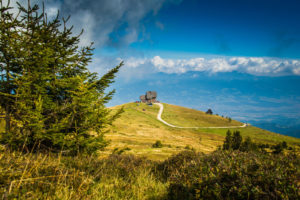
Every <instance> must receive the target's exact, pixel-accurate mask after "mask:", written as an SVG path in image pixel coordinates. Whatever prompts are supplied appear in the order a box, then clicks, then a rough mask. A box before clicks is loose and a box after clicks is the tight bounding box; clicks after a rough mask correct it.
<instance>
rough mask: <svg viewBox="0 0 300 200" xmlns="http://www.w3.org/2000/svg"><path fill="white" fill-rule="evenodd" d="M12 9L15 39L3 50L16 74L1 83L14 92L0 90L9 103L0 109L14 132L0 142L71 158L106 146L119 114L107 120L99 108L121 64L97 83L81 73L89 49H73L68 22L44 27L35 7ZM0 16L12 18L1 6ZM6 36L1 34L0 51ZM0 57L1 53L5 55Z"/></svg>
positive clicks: (95, 78) (74, 42)
mask: <svg viewBox="0 0 300 200" xmlns="http://www.w3.org/2000/svg"><path fill="white" fill-rule="evenodd" d="M0 1H1V0H0ZM18 5H19V7H18V8H19V11H20V16H19V17H17V18H15V19H14V20H15V21H16V23H14V24H13V25H12V26H13V30H17V32H16V35H17V36H16V37H17V38H18V39H17V40H16V41H17V42H15V43H13V44H7V43H6V44H5V45H8V49H13V51H12V52H13V53H14V54H13V55H11V58H12V60H13V62H14V64H15V65H16V66H17V67H18V68H16V69H17V70H15V71H13V75H14V76H12V75H9V76H8V77H9V79H5V78H4V79H3V78H2V79H1V81H6V82H8V83H9V84H11V83H13V86H14V87H12V86H11V87H8V86H7V87H5V88H3V89H2V88H1V93H0V94H1V99H2V97H5V98H7V99H9V101H1V106H2V107H4V108H6V107H7V106H8V107H9V108H10V109H9V110H6V113H8V115H9V116H10V115H12V118H13V119H14V120H13V123H11V122H10V123H8V124H13V127H14V130H13V132H12V133H11V131H9V130H8V129H7V130H6V134H5V137H3V138H6V139H5V140H4V141H5V142H7V143H10V145H11V146H13V145H15V146H20V145H21V144H22V145H23V146H25V147H27V148H32V147H33V146H35V145H39V146H40V147H46V148H51V149H61V148H67V149H68V150H69V152H72V153H78V152H82V151H85V152H93V151H96V150H97V149H99V148H100V149H101V148H103V147H104V146H105V145H107V142H106V141H105V140H104V138H103V136H104V134H105V132H106V131H107V128H108V126H109V125H110V124H111V123H112V121H113V120H114V119H115V118H116V117H118V116H119V115H120V113H121V112H122V110H120V111H119V112H117V113H116V114H114V115H113V114H111V113H110V111H109V110H108V109H107V108H105V103H107V102H108V101H109V100H110V99H111V98H112V96H113V94H114V92H115V91H114V90H113V91H111V92H108V93H105V89H106V88H108V87H109V85H110V84H111V83H112V82H113V81H114V78H115V75H116V73H117V72H118V70H119V69H120V67H121V66H122V65H123V63H120V65H118V66H116V67H115V68H113V69H112V70H110V71H109V72H108V73H106V74H105V75H103V76H102V77H101V78H98V74H96V73H91V72H90V71H89V70H88V68H87V66H88V64H89V63H90V62H91V56H92V51H93V48H92V44H91V45H90V46H88V47H83V48H80V47H79V46H78V43H79V40H80V35H78V36H73V34H72V27H71V28H68V27H67V25H66V24H67V21H68V19H66V20H65V19H62V22H61V20H60V18H59V15H57V17H56V18H55V19H53V20H51V21H48V19H47V16H46V13H45V12H44V9H43V11H42V12H40V9H39V7H38V6H37V5H34V6H32V7H31V6H30V4H29V1H28V7H27V8H25V7H23V6H22V5H20V4H18ZM2 10H4V12H5V13H7V15H8V16H9V17H12V15H11V14H9V8H8V6H7V7H4V6H2ZM7 21H8V22H10V21H13V20H12V19H10V18H9V20H7ZM8 22H6V21H3V24H5V23H8ZM1 23H2V21H1ZM10 24H11V23H10ZM61 24H62V26H63V27H62V28H60V27H61ZM9 30H11V29H9ZM2 35H4V36H2ZM6 35H7V34H6ZM6 35H5V32H3V31H2V32H1V45H2V38H3V37H8V36H6ZM3 43H4V42H3ZM16 44H17V45H16ZM3 45H4V44H3ZM0 51H1V54H3V55H4V53H6V52H5V49H4V50H2V49H0ZM15 52H17V53H15ZM3 57H4V56H3ZM1 61H2V60H1ZM9 64H10V63H9ZM1 66H2V65H1ZM3 66H4V67H2V68H1V73H2V74H5V73H3V72H7V71H8V72H9V70H8V69H7V70H6V71H5V69H6V68H8V67H7V64H6V65H3ZM9 66H10V65H9ZM5 67H6V68H5ZM2 69H4V70H2ZM13 69H15V68H13ZM9 73H10V74H12V73H11V72H9ZM9 84H6V85H9ZM1 85H2V84H1ZM8 88H9V90H8ZM11 88H13V90H12V89H11Z"/></svg>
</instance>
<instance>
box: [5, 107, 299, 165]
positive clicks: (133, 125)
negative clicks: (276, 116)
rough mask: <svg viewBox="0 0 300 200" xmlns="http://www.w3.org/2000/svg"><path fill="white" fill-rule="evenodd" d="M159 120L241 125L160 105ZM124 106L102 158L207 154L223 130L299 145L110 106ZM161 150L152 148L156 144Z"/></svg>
mask: <svg viewBox="0 0 300 200" xmlns="http://www.w3.org/2000/svg"><path fill="white" fill-rule="evenodd" d="M163 105H164V111H163V114H162V119H163V120H165V121H167V122H168V123H170V124H173V125H176V126H182V127H194V126H197V127H219V126H240V125H242V123H241V122H238V121H235V120H231V121H230V120H228V119H226V118H223V117H221V116H217V115H207V114H205V113H204V112H202V111H198V110H193V109H189V108H184V107H180V106H175V105H171V104H166V103H164V104H163ZM121 107H124V111H125V112H124V113H122V115H121V117H120V118H118V119H117V120H116V121H115V122H114V125H113V127H112V128H111V130H110V132H109V133H108V134H106V138H107V139H108V140H110V141H111V143H110V145H109V146H108V147H107V148H106V151H104V155H106V154H110V153H111V152H113V151H114V150H122V149H126V153H129V154H137V155H142V156H146V157H148V158H150V159H154V160H164V159H166V158H168V157H169V156H171V155H172V154H174V153H178V152H180V151H182V150H184V149H190V148H194V149H196V150H197V151H200V152H203V153H209V152H212V151H214V150H215V149H217V147H218V146H220V145H222V144H223V141H224V138H225V136H226V132H227V130H231V131H234V130H239V131H240V132H241V135H242V136H243V138H245V137H247V136H249V137H251V139H252V140H254V141H256V142H258V143H270V144H276V143H279V142H282V141H286V142H287V143H288V145H292V146H298V147H299V146H300V139H298V138H293V137H289V136H284V135H280V134H276V133H273V132H270V131H266V130H263V129H260V128H257V127H254V126H248V127H245V128H228V129H217V128H199V129H179V128H173V127H169V126H167V125H165V124H163V123H162V122H160V121H158V120H157V114H158V111H159V106H158V105H153V106H148V105H146V104H137V103H127V104H123V105H119V106H115V107H112V108H111V109H112V110H113V112H114V110H117V109H119V108H121ZM4 126H5V123H4V120H3V119H2V120H1V119H0V131H4ZM158 140H159V141H161V142H162V144H163V147H162V148H153V147H152V145H153V144H154V143H155V142H156V141H158Z"/></svg>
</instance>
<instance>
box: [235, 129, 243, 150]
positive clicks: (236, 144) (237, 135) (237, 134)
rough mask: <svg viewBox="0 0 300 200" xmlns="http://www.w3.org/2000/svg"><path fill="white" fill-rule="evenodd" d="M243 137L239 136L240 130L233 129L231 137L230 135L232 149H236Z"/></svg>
mask: <svg viewBox="0 0 300 200" xmlns="http://www.w3.org/2000/svg"><path fill="white" fill-rule="evenodd" d="M242 141H243V138H242V136H241V133H240V131H235V132H233V137H232V149H233V150H238V149H239V148H240V146H241V144H242Z"/></svg>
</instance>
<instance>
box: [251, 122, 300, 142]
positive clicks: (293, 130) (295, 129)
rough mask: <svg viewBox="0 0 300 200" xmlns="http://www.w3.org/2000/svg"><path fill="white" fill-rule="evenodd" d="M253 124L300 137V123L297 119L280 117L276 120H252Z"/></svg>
mask: <svg viewBox="0 0 300 200" xmlns="http://www.w3.org/2000/svg"><path fill="white" fill-rule="evenodd" d="M250 123H251V124H253V125H254V126H257V127H260V128H262V129H266V130H269V131H272V132H275V133H280V134H283V135H288V136H292V137H297V138H300V123H299V121H298V120H297V119H282V120H277V121H271V122H268V121H252V122H250Z"/></svg>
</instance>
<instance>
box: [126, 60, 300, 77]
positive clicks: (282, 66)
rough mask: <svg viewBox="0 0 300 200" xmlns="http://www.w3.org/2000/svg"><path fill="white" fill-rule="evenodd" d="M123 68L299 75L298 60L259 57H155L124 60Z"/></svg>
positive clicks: (179, 72) (178, 71) (299, 61)
mask: <svg viewBox="0 0 300 200" xmlns="http://www.w3.org/2000/svg"><path fill="white" fill-rule="evenodd" d="M125 64H126V65H125V67H126V66H127V67H134V68H136V69H138V68H139V67H142V66H144V65H147V66H148V67H149V68H150V67H151V68H152V69H153V72H164V73H176V74H182V73H186V72H188V71H199V72H208V73H219V72H234V71H236V72H242V73H248V74H252V75H258V76H285V75H300V60H295V59H278V58H260V57H224V58H211V59H206V58H203V57H200V58H192V59H188V60H186V59H164V58H161V57H160V56H155V57H153V58H149V59H140V58H139V59H135V58H129V59H127V60H125Z"/></svg>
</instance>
